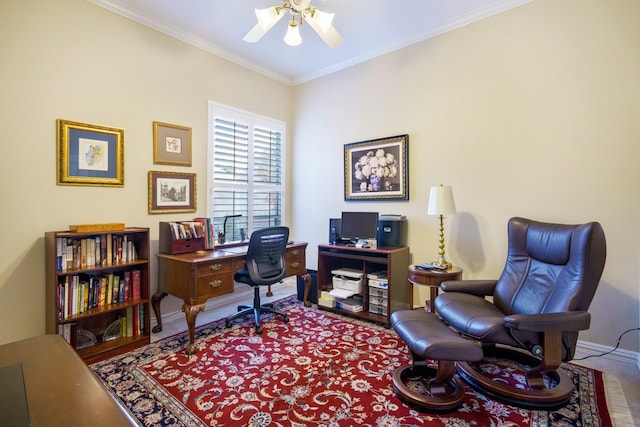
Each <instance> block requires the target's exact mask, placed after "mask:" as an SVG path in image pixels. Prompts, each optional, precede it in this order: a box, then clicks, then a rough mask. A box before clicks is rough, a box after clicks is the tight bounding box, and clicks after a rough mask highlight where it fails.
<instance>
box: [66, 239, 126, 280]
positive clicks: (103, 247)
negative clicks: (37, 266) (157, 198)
mask: <svg viewBox="0 0 640 427" xmlns="http://www.w3.org/2000/svg"><path fill="white" fill-rule="evenodd" d="M137 259H138V253H137V249H136V246H135V242H134V241H133V240H131V237H130V236H127V235H124V236H119V235H113V234H105V235H100V236H92V237H83V238H77V239H74V238H70V237H58V238H57V241H56V263H57V270H58V271H68V270H79V269H84V268H95V267H104V266H110V265H119V264H126V263H129V262H133V261H135V260H137Z"/></svg>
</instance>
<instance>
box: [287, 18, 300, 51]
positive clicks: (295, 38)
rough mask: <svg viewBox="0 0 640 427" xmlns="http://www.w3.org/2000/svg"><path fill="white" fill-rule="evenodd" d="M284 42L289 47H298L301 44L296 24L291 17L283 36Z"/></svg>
mask: <svg viewBox="0 0 640 427" xmlns="http://www.w3.org/2000/svg"><path fill="white" fill-rule="evenodd" d="M284 42H285V43H286V44H288V45H289V46H298V45H299V44H300V43H302V37H300V28H299V27H298V22H297V21H296V20H295V18H293V17H292V18H291V21H289V27H288V28H287V34H286V35H285V36H284Z"/></svg>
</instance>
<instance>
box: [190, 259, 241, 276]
mask: <svg viewBox="0 0 640 427" xmlns="http://www.w3.org/2000/svg"><path fill="white" fill-rule="evenodd" d="M230 271H233V262H232V261H212V262H207V263H202V264H198V273H197V275H198V277H200V276H206V275H209V274H218V273H228V272H230Z"/></svg>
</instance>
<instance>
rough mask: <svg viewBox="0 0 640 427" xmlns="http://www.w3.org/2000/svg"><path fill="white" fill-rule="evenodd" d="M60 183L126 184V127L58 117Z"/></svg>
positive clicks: (58, 169)
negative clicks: (120, 127) (121, 127)
mask: <svg viewBox="0 0 640 427" xmlns="http://www.w3.org/2000/svg"><path fill="white" fill-rule="evenodd" d="M57 144H58V146H57V177H58V180H57V184H58V185H93V186H101V187H102V186H105V187H124V129H119V128H113V127H107V126H100V125H94V124H89V123H80V122H73V121H70V120H62V119H58V120H57Z"/></svg>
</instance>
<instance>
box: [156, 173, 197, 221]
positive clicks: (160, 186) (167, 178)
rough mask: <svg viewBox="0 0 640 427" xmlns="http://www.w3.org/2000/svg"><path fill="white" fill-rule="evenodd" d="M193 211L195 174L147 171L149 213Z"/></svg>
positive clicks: (194, 208)
mask: <svg viewBox="0 0 640 427" xmlns="http://www.w3.org/2000/svg"><path fill="white" fill-rule="evenodd" d="M195 211H196V174H195V173H180V172H159V171H149V213H174V212H195Z"/></svg>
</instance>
